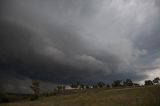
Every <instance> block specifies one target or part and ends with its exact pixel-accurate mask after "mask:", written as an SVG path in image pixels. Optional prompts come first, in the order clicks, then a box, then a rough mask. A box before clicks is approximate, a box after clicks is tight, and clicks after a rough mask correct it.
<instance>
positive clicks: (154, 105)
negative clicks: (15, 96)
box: [0, 86, 160, 106]
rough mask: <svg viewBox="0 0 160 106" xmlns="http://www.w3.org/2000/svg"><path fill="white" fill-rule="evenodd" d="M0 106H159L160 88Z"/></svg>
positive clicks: (95, 92)
mask: <svg viewBox="0 0 160 106" xmlns="http://www.w3.org/2000/svg"><path fill="white" fill-rule="evenodd" d="M0 106H160V87H159V86H153V87H143V88H131V89H112V90H102V89H96V90H87V91H85V92H80V93H77V94H70V95H57V96H51V97H43V98H40V99H39V100H37V101H23V102H16V103H9V104H0Z"/></svg>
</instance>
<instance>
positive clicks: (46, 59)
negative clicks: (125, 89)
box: [0, 0, 160, 92]
mask: <svg viewBox="0 0 160 106" xmlns="http://www.w3.org/2000/svg"><path fill="white" fill-rule="evenodd" d="M157 76H160V1H159V0H1V1H0V84H1V85H0V89H1V91H10V92H28V91H29V85H30V84H31V79H38V80H40V81H41V82H42V86H43V88H46V89H47V87H50V88H52V87H53V86H54V85H55V84H69V83H71V82H74V81H80V82H83V83H87V84H92V83H95V82H98V81H104V82H105V83H110V82H112V81H113V80H117V79H122V80H124V79H126V78H131V79H132V80H133V81H135V82H139V83H141V82H142V81H144V80H145V79H153V78H154V77H157Z"/></svg>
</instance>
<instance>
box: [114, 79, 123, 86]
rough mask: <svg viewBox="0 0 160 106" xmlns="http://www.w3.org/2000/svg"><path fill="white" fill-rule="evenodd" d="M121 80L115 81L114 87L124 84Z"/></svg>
mask: <svg viewBox="0 0 160 106" xmlns="http://www.w3.org/2000/svg"><path fill="white" fill-rule="evenodd" d="M121 82H122V80H116V81H113V83H112V86H113V87H118V86H122V85H121Z"/></svg>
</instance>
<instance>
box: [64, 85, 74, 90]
mask: <svg viewBox="0 0 160 106" xmlns="http://www.w3.org/2000/svg"><path fill="white" fill-rule="evenodd" d="M72 89H75V88H72V87H71V86H70V85H65V90H72Z"/></svg>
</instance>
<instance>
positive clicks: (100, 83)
mask: <svg viewBox="0 0 160 106" xmlns="http://www.w3.org/2000/svg"><path fill="white" fill-rule="evenodd" d="M97 86H98V87H99V88H103V87H104V86H105V83H104V82H98V83H97Z"/></svg>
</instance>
